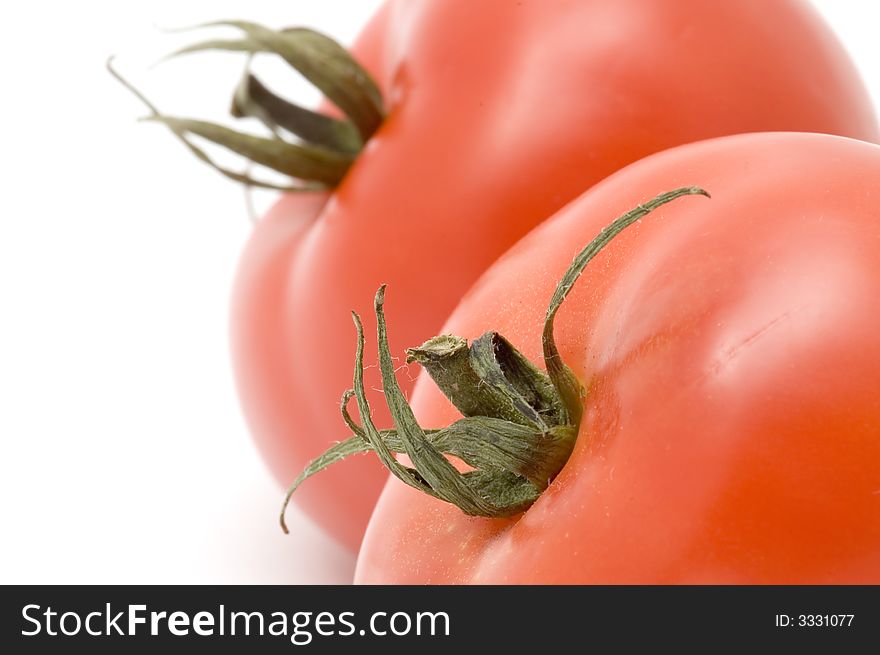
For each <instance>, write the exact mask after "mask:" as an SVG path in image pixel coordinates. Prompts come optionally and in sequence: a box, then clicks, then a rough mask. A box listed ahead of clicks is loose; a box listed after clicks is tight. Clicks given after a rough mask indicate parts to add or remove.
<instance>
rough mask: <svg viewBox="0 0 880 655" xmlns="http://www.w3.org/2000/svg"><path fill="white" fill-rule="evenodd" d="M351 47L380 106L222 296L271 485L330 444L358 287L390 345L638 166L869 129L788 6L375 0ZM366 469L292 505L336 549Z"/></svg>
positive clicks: (863, 105) (802, 13)
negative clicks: (673, 152)
mask: <svg viewBox="0 0 880 655" xmlns="http://www.w3.org/2000/svg"><path fill="white" fill-rule="evenodd" d="M355 54H356V56H357V57H358V58H359V60H361V61H362V63H363V64H364V65H365V66H366V68H367V69H368V70H370V71H371V72H372V74H373V75H374V76H375V78H376V80H377V82H378V83H379V85H380V86H381V88H382V89H383V92H384V96H385V100H386V105H387V107H388V116H387V119H386V120H385V122H384V124H383V125H382V126H381V128H380V129H379V131H378V132H377V133H376V134H375V136H374V137H373V138H372V139H371V141H370V142H369V144H368V145H367V147H366V149H365V151H364V152H363V153H362V154H361V156H360V157H359V159H358V160H357V161H356V162H355V164H354V165H353V167H352V168H351V170H350V171H349V173H348V175H347V176H346V178H345V179H344V180H343V182H342V184H341V186H340V187H339V188H338V189H337V190H336V191H335V192H334V193H333V194H332V195H331V196H330V197H329V201H327V202H326V204H324V201H325V200H326V198H327V196H323V195H320V194H316V195H312V196H295V195H286V196H284V197H283V198H282V199H281V200H280V201H279V203H278V204H277V205H276V206H275V207H274V209H272V210H271V211H270V212H269V214H268V216H266V218H265V219H264V220H263V221H262V222H261V223H260V224H259V225H258V226H257V227H256V229H255V230H254V233H253V237H252V239H251V241H250V244H249V246H248V247H247V249H246V251H245V253H244V255H243V258H242V260H241V266H240V270H239V274H238V280H237V285H236V288H235V296H234V301H233V309H232V349H233V356H234V365H235V370H236V375H237V379H238V389H239V392H240V396H241V401H242V405H243V408H244V412H245V415H246V417H247V420H248V422H249V425H250V428H251V430H252V432H253V434H254V437H255V439H256V442H257V444H258V446H259V448H260V451H261V453H262V455H263V457H264V458H265V460H266V462H267V463H268V464H269V465H270V467H271V468H272V470H273V472H274V474H275V476H276V477H277V478H278V479H279V480H280V481H282V482H284V483H285V484H288V483H290V482H291V481H292V480H293V479H294V477H295V476H296V474H297V473H298V472H299V471H300V470H302V468H303V467H304V465H305V464H306V462H307V461H308V460H310V459H311V458H312V457H314V456H316V455H318V454H319V453H320V452H322V451H323V450H324V449H325V448H326V447H327V446H328V445H329V444H330V443H331V442H333V441H334V440H339V439H343V438H345V437H346V436H347V433H346V431H345V427H344V426H343V425H342V423H341V422H340V420H339V417H338V414H337V412H336V411H335V407H336V405H337V403H338V401H339V396H340V394H341V392H342V391H343V390H344V389H345V388H346V386H347V385H348V384H349V383H350V377H351V361H350V359H351V354H350V345H351V339H352V336H351V334H350V323H349V320H348V312H349V311H350V310H352V309H357V310H359V311H361V313H362V314H363V315H364V316H365V318H367V319H369V318H370V312H369V301H370V298H371V296H372V292H373V291H374V290H375V288H376V286H377V285H378V284H379V283H381V282H387V283H388V284H389V285H390V289H391V290H392V291H391V293H393V299H394V301H393V303H390V304H389V308H388V312H389V316H388V320H389V326H390V331H391V335H392V339H393V343H392V345H393V346H394V347H395V348H396V349H397V350H398V351H400V349H401V348H403V347H404V346H406V345H412V344H414V343H417V342H419V341H420V340H421V339H423V337H424V336H425V335H426V334H429V333H433V332H434V331H436V330H437V328H439V327H440V325H441V324H442V322H443V320H444V319H445V318H446V317H447V316H448V314H449V312H450V311H451V309H452V308H453V307H454V306H455V305H456V303H457V302H458V301H459V299H460V298H461V295H462V294H463V293H464V291H465V290H466V289H467V288H468V287H469V286H470V285H471V284H472V283H473V281H474V280H475V279H476V278H477V277H478V276H479V274H480V273H482V272H483V271H484V270H485V269H486V268H487V267H488V266H489V265H490V264H491V263H492V262H493V261H494V260H495V259H496V258H497V257H498V256H499V255H500V254H501V253H502V252H504V251H505V250H506V249H507V248H508V247H509V246H511V245H512V244H513V243H514V242H516V241H517V240H518V239H519V238H520V237H521V236H523V235H524V234H525V233H526V232H527V231H528V230H529V229H530V228H532V227H533V226H535V225H536V224H538V223H539V222H540V221H542V220H544V219H545V218H546V217H547V216H549V215H551V214H552V213H553V212H554V211H556V210H557V209H559V208H560V207H562V206H563V205H564V204H565V203H566V202H568V201H569V200H571V199H572V198H574V197H575V196H577V195H578V194H580V193H581V192H582V191H584V190H585V189H586V188H588V187H590V186H591V185H593V184H594V183H596V182H598V181H599V180H601V179H602V178H604V177H606V176H607V175H609V174H610V173H612V172H614V171H615V170H617V169H619V168H621V167H622V166H624V165H625V164H628V163H630V162H632V161H635V160H637V159H639V158H640V157H643V156H645V155H648V154H650V153H653V152H657V151H660V150H663V149H665V148H667V147H671V146H674V145H678V144H682V143H687V142H691V141H695V140H698V139H702V138H708V137H712V136H717V135H724V134H731V133H737V132H747V131H759V130H774V129H776V130H807V131H821V132H829V133H835V134H842V135H848V136H853V137H858V138H863V139H872V140H873V139H876V138H877V125H876V121H875V118H874V116H873V114H872V111H871V108H870V104H869V102H868V100H867V96H866V94H865V92H864V90H863V88H862V85H861V83H860V82H859V80H858V79H857V76H856V74H855V72H854V70H853V68H852V66H851V64H850V62H849V61H848V59H847V57H846V56H845V54H844V52H843V51H842V49H841V48H840V46H839V44H838V43H837V42H836V40H835V39H834V37H833V36H832V35H831V34H830V33H829V31H828V29H827V28H826V27H825V26H824V25H823V24H822V22H821V21H820V19H819V18H818V17H817V15H816V14H815V13H814V12H813V10H812V9H810V7H809V6H808V5H807V4H805V3H801V2H795V1H787V0H777V1H775V2H772V3H767V2H765V1H764V0H738V1H737V2H706V1H705V0H654V1H650V2H648V1H645V0H578V1H576V2H575V1H564V0H559V1H558V2H552V3H548V2H543V1H541V2H538V1H537V0H524V1H522V2H516V3H512V2H509V1H507V0H481V1H480V2H469V1H465V0H443V1H442V2H439V1H434V2H392V3H389V4H388V5H386V6H385V7H384V8H383V9H382V10H381V11H380V13H379V14H378V15H377V16H376V18H375V19H374V20H373V21H372V23H371V24H370V25H369V27H368V28H367V29H366V31H365V32H364V34H363V35H362V37H361V38H360V40H359V41H358V44H357V46H356V48H355ZM369 327H370V326H369V325H368V326H367V328H368V330H369ZM415 372H416V369H415V368H413V369H412V372H411V374H412V376H415ZM367 373H368V380H367V387H368V389H369V388H371V387H372V388H377V387H379V377H378V372H377V371H376V370H375V369H371V370H368V372H367ZM404 385H405V387H407V388H409V387H410V386H411V381H410V380H408V379H404ZM379 398H381V396H380V395H379V394H374V405H375V406H376V407H377V411H378V413H377V416H376V421H377V423H378V424H379V425H384V424H386V423H387V422H388V414H387V413H386V412H385V411H384V409H382V408H381V405H380V403H378V402H375V401H376V400H377V399H379ZM384 480H385V473H384V471H383V470H382V469H381V468H380V467H379V466H378V465H377V464H376V463H375V462H374V461H373V460H372V459H371V458H367V457H363V458H357V459H356V460H354V461H350V462H346V463H345V464H343V465H340V466H339V467H338V468H337V469H336V470H333V469H331V470H329V471H328V472H326V473H324V474H322V475H321V476H319V477H316V478H314V480H312V481H310V483H309V484H308V485H305V486H304V487H303V488H302V490H301V491H300V492H298V493H297V496H296V500H297V501H298V502H299V503H300V504H301V505H302V507H304V508H305V509H306V511H307V512H308V513H309V514H311V515H312V516H313V517H315V518H316V519H317V520H319V521H320V522H321V523H322V524H323V525H324V526H325V527H326V528H327V529H328V530H329V531H330V532H331V533H332V534H334V535H336V536H337V537H338V538H340V539H342V540H343V541H344V542H345V543H347V544H349V545H352V546H354V545H356V544H357V543H359V541H360V538H361V535H362V531H363V527H364V525H365V523H366V521H367V517H368V516H369V513H370V511H371V510H372V508H373V506H374V504H375V499H376V496H377V495H378V493H379V490H380V488H381V485H382V483H383V482H384Z"/></svg>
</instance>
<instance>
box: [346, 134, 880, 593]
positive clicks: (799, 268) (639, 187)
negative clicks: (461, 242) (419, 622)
mask: <svg viewBox="0 0 880 655" xmlns="http://www.w3.org/2000/svg"><path fill="white" fill-rule="evenodd" d="M683 184H697V185H699V186H701V187H703V188H705V189H707V190H709V191H710V192H711V193H712V199H711V201H707V202H680V203H670V204H669V205H666V206H664V207H662V208H660V209H658V210H656V212H655V213H654V214H652V216H651V217H649V218H645V219H644V220H642V221H641V222H639V223H638V224H636V225H633V226H632V227H631V228H630V229H628V230H627V231H626V232H624V233H622V234H620V235H618V236H617V237H616V238H615V240H614V241H613V242H612V243H611V244H609V245H608V246H607V247H606V248H605V249H604V250H603V251H602V252H601V253H599V255H597V256H596V257H595V259H594V260H593V261H592V262H591V263H590V264H589V266H588V267H587V268H586V270H585V271H584V273H583V275H582V277H581V279H580V280H579V281H578V282H577V284H576V286H575V288H574V289H573V290H572V292H571V294H570V296H569V298H568V299H567V300H566V302H565V304H564V305H563V306H562V307H561V309H560V311H559V314H558V317H557V321H556V341H557V344H558V347H559V352H560V354H561V356H562V357H563V359H564V361H565V362H566V363H567V364H568V365H569V367H570V368H571V370H572V371H573V373H574V374H575V375H576V376H577V377H578V379H579V380H580V381H581V383H582V384H583V386H584V388H585V392H586V395H585V398H584V415H583V420H582V422H581V424H580V429H579V432H578V436H577V441H576V443H575V445H574V450H573V452H572V455H571V458H570V459H569V460H568V462H567V463H566V464H565V466H564V467H563V469H562V470H561V472H560V473H559V475H558V476H557V477H556V479H555V480H554V481H553V482H552V483H551V484H550V486H549V487H548V488H547V490H546V491H545V492H544V493H543V494H542V495H541V496H540V497H539V498H538V499H537V500H536V501H535V502H534V504H532V505H531V507H529V508H528V509H527V510H526V511H525V512H523V513H522V514H520V515H517V516H514V517H512V518H500V519H490V518H482V517H472V516H467V515H466V514H464V513H463V512H462V511H461V510H459V509H458V508H456V507H454V506H452V505H450V504H448V503H444V502H442V501H440V500H438V499H436V498H432V497H430V496H428V495H426V494H424V493H420V492H418V491H416V490H414V489H411V488H410V487H408V486H406V485H404V484H402V483H401V482H399V481H398V480H396V479H394V478H392V479H390V480H389V481H388V483H387V484H386V487H385V489H384V491H383V493H382V495H381V497H380V499H379V502H378V504H377V506H376V510H375V512H374V513H373V516H372V518H371V520H370V525H369V527H368V530H367V534H366V536H365V540H364V543H363V546H362V549H361V552H360V554H359V558H358V565H357V573H356V582H359V583H367V584H373V583H382V584H388V583H409V584H426V583H427V584H434V583H453V584H464V583H526V584H531V583H561V584H567V583H612V584H614V583H636V584H694V583H696V584H704V583H712V584H718V583H722V584H768V583H770V584H780V583H781V584H878V583H880V396H878V394H877V389H880V338H878V336H877V331H876V319H877V314H876V312H877V309H876V302H875V301H876V299H877V298H878V297H880V215H878V213H877V207H876V198H877V194H878V192H880V147H878V146H876V145H872V144H867V143H864V142H860V141H856V140H851V139H845V138H840V137H832V136H827V135H817V134H804V133H760V134H749V135H740V136H731V137H725V138H721V139H713V140H708V141H704V142H700V143H696V144H691V145H686V146H682V147H679V148H675V149H672V150H669V151H666V152H663V153H660V154H657V155H654V156H652V157H649V158H646V159H644V160H642V161H640V162H637V163H635V164H633V165H631V166H629V167H627V168H625V169H623V170H622V171H620V172H618V173H616V174H615V175H613V176H611V177H610V178H608V179H607V180H605V181H604V182H602V183H601V184H599V185H597V186H596V187H595V188H593V189H592V190H590V191H588V192H586V193H585V194H584V195H582V196H581V197H580V198H578V199H577V200H575V201H574V202H572V203H571V204H570V205H568V206H567V207H565V208H564V209H563V210H561V211H560V212H559V213H557V214H556V215H555V216H553V217H552V218H550V219H549V220H548V221H547V222H545V223H544V224H542V225H541V226H539V227H538V228H536V229H535V230H534V231H532V232H531V233H530V234H529V235H528V236H527V237H526V238H524V239H523V240H521V241H520V242H519V243H518V244H517V245H516V246H515V247H514V248H512V249H511V250H510V251H509V252H508V253H506V254H505V255H504V256H503V257H502V258H501V259H499V260H498V261H497V262H496V263H495V264H494V265H493V266H492V267H490V268H489V269H488V270H487V271H486V272H485V273H484V275H483V276H482V277H481V278H480V279H479V280H478V281H477V282H476V284H475V285H474V286H473V287H472V288H471V290H470V291H469V292H468V294H467V295H466V296H465V297H464V299H463V300H462V301H461V303H460V304H459V306H458V307H457V308H456V309H455V310H454V311H453V313H452V315H451V316H450V318H449V319H448V321H447V322H446V324H445V325H444V326H443V328H442V329H441V330H440V332H441V333H448V334H456V335H460V336H461V337H463V338H466V339H468V340H472V339H475V338H477V337H478V336H479V335H480V334H482V333H483V332H485V331H486V330H487V329H488V328H490V327H491V329H493V330H496V331H497V332H499V333H501V334H504V335H505V337H506V338H507V339H509V340H510V341H511V343H515V344H516V346H517V347H518V348H519V349H520V351H521V352H522V353H523V355H524V356H525V357H528V358H530V359H533V360H534V359H536V358H537V359H538V360H540V356H541V352H542V345H541V333H542V324H543V319H544V316H543V312H544V308H545V307H546V305H547V302H548V300H549V298H550V296H551V294H552V292H553V289H554V287H555V286H556V285H557V283H558V281H559V279H560V277H561V275H562V273H563V271H564V270H565V268H566V266H568V264H569V262H570V261H571V257H572V255H573V254H574V252H576V250H577V249H578V248H580V247H582V246H583V244H585V243H587V242H588V241H589V240H590V239H591V238H592V237H593V236H595V234H596V233H597V232H598V231H599V230H600V229H601V228H602V227H603V226H605V225H606V224H607V223H608V221H609V220H610V219H611V218H613V217H614V216H616V215H618V214H620V213H621V212H623V211H625V210H626V209H627V208H630V207H633V206H635V205H637V204H638V203H640V202H643V201H645V200H646V199H648V198H650V197H652V196H653V195H654V194H656V193H657V192H658V191H660V190H663V189H669V188H674V187H676V186H680V185H683ZM391 289H392V287H391V286H389V293H391ZM390 297H391V296H389V298H390ZM389 302H390V301H389ZM390 306H391V305H390V304H389V307H390ZM390 329H391V328H390V327H389V330H390ZM410 403H411V406H412V408H413V411H414V416H415V418H416V419H417V420H418V421H419V423H420V424H421V425H425V426H443V425H448V424H450V423H451V422H453V421H455V420H456V419H457V418H459V416H460V415H459V413H458V412H457V410H456V409H455V408H454V407H453V406H452V405H451V404H450V402H449V401H448V400H447V399H446V398H445V397H444V396H443V394H442V393H440V392H439V391H438V389H437V388H436V386H435V385H433V384H432V382H431V381H430V380H429V379H428V378H427V376H422V377H420V378H419V381H418V383H417V384H416V387H415V389H414V392H413V394H412V396H411V398H410Z"/></svg>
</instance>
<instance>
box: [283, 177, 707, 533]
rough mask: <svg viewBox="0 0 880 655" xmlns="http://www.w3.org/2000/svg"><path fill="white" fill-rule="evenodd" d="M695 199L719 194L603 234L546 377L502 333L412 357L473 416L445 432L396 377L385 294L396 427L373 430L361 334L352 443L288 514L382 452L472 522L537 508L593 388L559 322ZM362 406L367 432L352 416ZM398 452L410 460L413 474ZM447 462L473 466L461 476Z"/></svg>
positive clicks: (547, 347)
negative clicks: (627, 249)
mask: <svg viewBox="0 0 880 655" xmlns="http://www.w3.org/2000/svg"><path fill="white" fill-rule="evenodd" d="M685 195H703V196H706V197H708V196H709V194H708V193H707V192H706V191H704V190H703V189H701V188H699V187H684V188H680V189H675V190H673V191H669V192H667V193H663V194H660V195H659V196H657V197H655V198H654V199H652V200H650V201H648V202H646V203H644V204H642V205H639V206H638V207H636V208H634V209H632V210H631V211H629V212H627V213H626V214H623V215H622V216H620V217H618V218H617V219H616V220H614V221H613V222H612V223H611V224H609V225H608V226H607V227H606V228H605V229H603V230H602V231H601V232H600V233H599V235H598V236H597V237H596V238H595V239H593V241H591V242H590V243H589V244H588V245H587V246H586V248H584V249H583V250H582V251H581V252H580V253H578V255H577V256H576V257H575V258H574V260H573V261H572V263H571V265H570V266H569V268H568V269H567V270H566V272H565V274H564V275H563V277H562V280H561V281H560V282H559V284H558V286H557V287H556V291H555V292H554V294H553V297H552V299H551V301H550V306H549V307H548V308H547V313H546V317H545V321H544V330H543V335H542V342H543V351H544V367H545V369H546V373H545V372H544V371H542V370H541V369H540V368H539V367H537V366H535V365H534V364H533V363H532V362H530V361H529V360H528V359H526V357H525V356H524V355H523V354H522V353H520V352H519V351H518V350H517V349H516V348H515V347H514V346H513V345H512V344H511V343H510V342H509V341H507V339H505V338H504V337H502V336H501V335H500V334H498V333H496V332H487V333H486V334H484V335H483V336H481V337H480V338H478V339H476V340H474V341H473V342H472V343H471V344H468V343H467V341H466V340H465V339H462V338H461V337H458V336H454V335H441V336H437V337H434V338H433V339H430V340H428V341H427V342H425V343H424V344H422V345H421V346H419V347H417V348H411V349H409V350H407V362H418V363H419V364H420V365H421V366H422V367H423V368H424V369H425V370H426V371H427V373H428V375H430V376H431V378H432V379H433V380H434V382H435V383H436V384H437V386H438V387H439V388H440V390H441V391H442V392H443V393H444V394H445V395H446V397H447V398H448V399H449V400H450V401H451V402H452V403H453V405H455V407H456V408H457V409H458V410H459V411H460V412H461V414H462V416H463V418H461V419H459V420H458V421H455V422H454V423H452V424H451V425H448V426H446V427H443V428H439V429H425V428H422V427H421V426H420V425H419V423H418V421H417V420H416V418H415V415H414V414H413V411H412V409H411V407H410V406H409V403H408V402H407V400H406V397H405V396H404V394H403V391H402V390H401V389H400V386H399V385H398V383H397V379H396V377H395V374H394V363H393V360H392V356H391V351H390V349H389V346H388V335H387V328H386V324H385V313H384V305H385V286H384V285H383V286H382V287H380V288H379V291H378V292H377V293H376V298H375V302H374V310H375V313H376V320H377V324H378V335H377V336H378V345H379V368H380V370H381V373H382V385H383V389H384V394H385V402H386V403H387V404H388V408H389V410H390V412H391V418H392V421H393V423H394V426H393V428H391V429H386V430H379V429H378V428H377V427H376V426H375V425H374V424H373V422H372V418H371V412H370V405H369V402H368V400H367V397H366V393H365V391H364V381H363V353H364V331H363V325H362V323H361V320H360V317H359V316H358V315H357V314H356V313H352V315H353V318H354V322H355V328H356V330H357V351H356V354H355V370H354V388H353V389H350V390H348V391H346V392H345V393H344V394H343V396H342V404H341V411H342V418H343V421H344V422H345V424H346V426H347V427H348V429H349V430H350V431H351V433H352V436H351V437H350V438H349V439H347V440H346V441H343V442H340V443H338V444H336V445H335V446H333V447H331V448H330V449H328V450H327V451H326V452H324V454H322V455H320V456H319V457H317V458H316V459H314V460H313V461H312V462H310V463H309V465H308V466H307V467H306V469H305V470H304V471H303V472H302V473H300V475H299V476H298V477H297V478H296V480H295V481H294V482H293V484H292V485H291V487H290V489H289V490H288V492H287V495H286V497H285V499H284V505H283V507H282V510H281V527H282V528H283V530H284V531H285V532H287V526H286V524H285V521H284V512H285V510H286V508H287V505H288V503H289V501H290V498H291V496H292V495H293V493H294V492H295V491H296V489H297V488H298V487H299V485H300V484H302V483H303V482H304V481H305V480H306V479H308V478H309V477H311V476H312V475H314V474H316V473H318V472H320V471H322V470H323V469H325V468H327V467H328V466H330V465H332V464H335V463H336V462H338V461H341V460H343V459H345V458H346V457H349V456H350V455H354V454H358V453H366V452H374V453H376V455H377V456H378V457H379V459H380V461H381V462H382V463H383V464H384V465H385V467H386V468H387V469H388V470H389V471H390V472H391V473H392V474H393V475H394V476H396V477H397V478H398V479H399V480H401V481H402V482H404V483H406V484H408V485H409V486H411V487H413V488H415V489H418V490H419V491H422V492H424V493H426V494H428V495H430V496H433V497H435V498H438V499H440V500H443V501H446V502H449V503H452V504H453V505H455V506H457V507H458V508H460V509H461V510H462V511H463V512H464V513H465V514H468V515H472V516H485V517H493V518H499V517H508V516H513V515H516V514H518V513H520V512H522V511H524V510H526V509H528V508H529V507H530V506H531V505H532V503H534V502H535V500H537V499H538V497H539V496H540V495H541V493H543V492H544V490H545V489H546V488H547V487H548V485H549V484H550V482H552V480H553V479H554V478H555V477H556V476H557V474H558V473H559V471H560V470H562V467H563V466H564V465H565V463H566V462H567V461H568V458H569V456H570V455H571V452H572V450H573V448H574V444H575V441H576V439H577V436H578V432H579V429H580V422H581V417H582V416H583V407H584V393H585V392H584V387H583V385H582V384H581V382H580V381H579V380H578V379H577V377H576V376H575V375H574V373H573V372H572V371H571V369H569V368H568V366H566V365H565V363H564V362H563V361H562V358H561V356H560V354H559V351H558V349H557V346H556V342H555V339H554V334H553V326H554V319H555V317H556V313H557V311H558V310H559V308H560V307H561V306H562V303H563V302H564V301H565V299H566V297H567V296H568V294H569V292H570V291H571V289H572V288H573V286H574V283H575V282H576V281H577V280H578V278H579V277H580V275H581V274H582V273H583V271H584V269H585V268H586V266H587V264H588V263H589V262H590V260H592V259H593V257H595V256H596V254H598V253H599V252H600V251H601V250H602V248H604V247H605V246H606V245H608V243H610V242H611V241H612V240H613V239H614V237H615V236H616V235H617V234H619V233H620V232H621V231H622V230H624V229H625V228H626V227H627V226H629V225H632V224H633V223H634V222H636V221H638V220H639V219H640V218H642V217H644V216H646V215H647V214H649V213H650V212H651V211H653V210H654V209H656V208H658V207H660V206H662V205H664V204H666V203H668V202H670V201H672V200H675V199H676V198H679V197H681V196H685ZM352 398H355V399H356V401H357V406H358V414H359V415H360V419H361V424H358V423H357V422H356V421H355V420H354V418H353V417H352V416H351V414H350V413H349V411H348V403H349V401H350V400H351V399H352ZM396 454H405V455H406V456H407V457H408V458H409V460H410V462H411V463H412V466H404V465H403V464H401V463H400V462H399V461H398V460H397V458H396V457H395V455H396ZM447 456H453V457H456V458H458V459H459V460H461V461H462V462H464V463H465V464H466V465H467V467H468V468H469V469H470V470H467V471H465V472H461V471H459V470H458V468H456V467H455V466H454V465H453V464H452V462H451V461H450V460H449V459H448V458H447Z"/></svg>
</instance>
